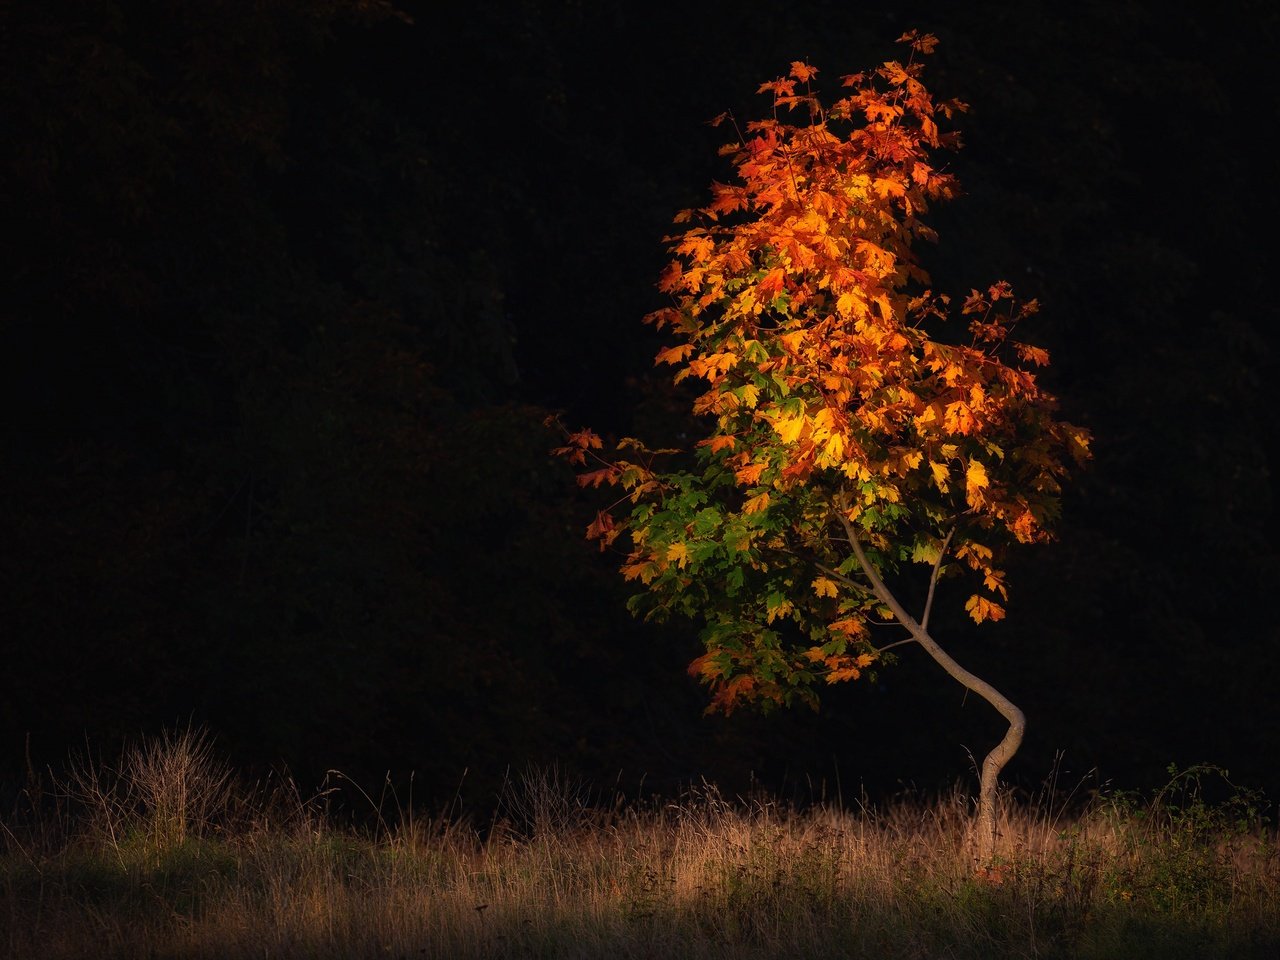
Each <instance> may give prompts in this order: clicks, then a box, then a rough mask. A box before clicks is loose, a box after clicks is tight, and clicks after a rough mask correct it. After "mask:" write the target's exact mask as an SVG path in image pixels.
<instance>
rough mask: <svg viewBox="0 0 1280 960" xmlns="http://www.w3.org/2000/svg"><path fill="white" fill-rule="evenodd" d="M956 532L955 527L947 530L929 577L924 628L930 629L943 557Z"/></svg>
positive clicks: (923, 618)
mask: <svg viewBox="0 0 1280 960" xmlns="http://www.w3.org/2000/svg"><path fill="white" fill-rule="evenodd" d="M955 532H956V528H955V527H952V528H951V529H950V530H948V531H947V537H946V539H945V540H943V541H942V549H941V550H939V551H938V559H937V560H935V561H934V563H933V574H932V576H930V577H929V596H927V597H926V598H925V601H924V616H922V617H921V618H920V628H921V629H922V630H928V629H929V612H930V611H931V610H932V609H933V591H934V588H936V587H937V586H938V574H940V573H942V558H943V557H945V556H946V555H947V547H949V546H950V545H951V537H952V535H953V534H954V533H955Z"/></svg>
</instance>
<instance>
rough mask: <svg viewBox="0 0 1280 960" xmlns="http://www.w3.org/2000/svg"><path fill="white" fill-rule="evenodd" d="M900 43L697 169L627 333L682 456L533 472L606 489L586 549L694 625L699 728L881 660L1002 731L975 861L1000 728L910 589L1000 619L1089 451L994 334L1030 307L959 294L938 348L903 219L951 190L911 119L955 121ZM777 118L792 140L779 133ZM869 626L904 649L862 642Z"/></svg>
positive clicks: (578, 454)
mask: <svg viewBox="0 0 1280 960" xmlns="http://www.w3.org/2000/svg"><path fill="white" fill-rule="evenodd" d="M901 41H902V42H905V43H907V44H909V45H910V48H911V51H912V54H911V57H909V58H908V61H907V63H906V64H905V65H904V64H902V63H899V62H896V61H890V62H886V63H885V64H883V65H882V66H881V67H879V68H878V69H876V70H875V71H873V72H870V73H860V74H854V75H852V76H847V77H845V78H844V79H843V83H844V86H845V87H846V88H851V89H850V90H849V92H848V95H847V96H845V97H843V98H842V99H839V100H837V101H836V102H835V103H833V104H831V105H830V107H825V106H824V105H823V104H822V103H821V101H820V100H819V98H818V95H817V94H816V93H815V92H814V90H813V85H812V81H813V78H814V76H815V75H816V73H817V70H816V69H814V68H813V67H811V66H809V65H808V64H805V63H801V62H798V61H797V62H795V63H793V64H792V65H791V71H790V74H789V75H788V76H787V77H784V78H780V79H778V80H775V81H773V82H772V83H766V84H764V85H763V86H761V88H760V91H761V92H767V93H770V94H772V97H773V115H772V117H770V118H768V119H764V120H757V121H754V122H752V123H750V124H748V125H747V128H746V131H745V134H744V133H743V132H741V131H739V132H738V138H737V140H736V141H735V142H733V143H730V144H728V145H727V146H725V147H724V148H722V153H724V154H728V155H730V156H731V157H732V161H733V164H734V165H735V167H736V170H737V179H736V182H733V183H728V184H722V183H715V184H713V186H712V199H711V202H710V203H709V204H708V205H707V206H705V207H702V208H701V209H698V210H685V211H682V212H681V213H680V214H678V215H677V217H676V222H677V223H682V224H688V226H687V227H685V228H684V232H683V233H680V234H678V235H676V236H674V237H669V238H667V239H668V240H669V242H671V243H672V246H671V248H670V249H671V252H672V253H673V254H674V259H673V260H672V262H671V264H670V265H669V266H668V267H667V268H666V270H665V271H664V272H663V274H662V277H661V281H660V284H659V286H660V289H661V290H663V291H664V292H666V293H668V294H670V295H671V296H672V298H673V301H674V302H673V304H672V305H671V306H669V307H666V308H664V309H661V310H658V311H656V312H655V313H653V314H651V315H650V316H649V317H647V318H646V320H647V322H649V323H653V324H654V325H656V326H657V327H658V328H660V329H664V330H670V331H672V332H673V333H674V335H675V338H676V343H675V344H674V345H672V346H670V347H667V348H666V349H663V350H662V351H660V352H659V353H658V356H657V362H658V363H667V364H672V365H674V366H675V367H676V368H677V372H676V374H675V380H676V381H677V382H679V381H683V380H686V379H688V378H695V379H698V380H702V381H705V383H706V389H705V390H704V391H702V392H701V393H700V395H698V396H697V398H696V399H695V400H694V401H693V410H694V412H695V413H697V414H700V415H703V416H705V417H706V418H708V424H709V430H708V434H707V436H706V437H705V439H702V440H701V441H700V442H698V444H697V447H696V450H695V452H694V456H693V457H691V458H685V459H684V462H683V464H682V465H676V466H669V467H659V466H658V462H659V459H660V458H661V457H662V456H663V455H673V454H677V453H678V451H673V450H653V449H650V448H648V447H646V446H645V445H644V444H643V443H641V442H640V441H638V440H635V439H632V438H626V439H623V440H620V441H619V442H618V443H617V445H616V451H615V452H614V453H613V454H612V455H610V454H607V453H606V452H605V450H604V445H603V443H602V441H601V439H600V438H599V437H598V436H597V435H596V434H595V433H593V432H591V431H590V430H582V431H579V432H576V433H569V434H568V439H567V442H566V444H565V445H564V446H562V447H560V448H559V449H558V450H557V451H556V452H557V453H559V454H561V455H563V456H566V457H567V458H568V459H569V460H570V461H571V462H573V463H575V464H577V465H580V466H582V467H583V468H584V472H583V473H582V474H581V475H580V476H579V478H578V481H579V483H580V484H583V485H590V486H595V487H599V486H601V485H612V486H615V487H619V488H621V491H622V493H623V495H622V497H621V498H620V499H619V500H618V501H617V502H616V503H614V504H613V505H612V506H610V507H609V508H607V509H605V510H602V511H600V512H599V513H598V515H597V516H596V518H595V520H594V521H593V522H592V523H591V525H590V527H589V528H588V530H587V536H588V537H590V538H592V539H594V540H597V541H599V544H600V547H601V549H602V550H603V549H605V548H606V547H608V546H609V545H610V544H613V543H614V542H615V541H616V540H618V539H619V538H620V537H623V536H624V535H625V538H626V540H624V542H627V541H629V549H628V550H627V552H626V559H625V561H624V563H623V565H622V573H623V576H625V577H626V578H627V579H628V580H634V581H637V582H638V583H639V584H640V585H643V587H644V590H643V591H641V592H640V593H638V594H637V595H636V596H634V597H632V599H631V601H629V606H630V608H631V609H632V610H633V612H642V613H644V614H645V615H646V616H647V617H654V616H665V615H667V614H670V613H672V612H678V613H682V614H687V615H689V616H693V617H698V618H701V619H703V620H704V621H705V624H706V625H705V628H704V629H703V631H702V639H703V641H704V642H705V645H706V652H705V653H704V654H703V655H702V656H700V657H698V658H697V659H696V660H694V662H693V663H692V665H691V666H690V672H691V673H693V674H694V675H696V676H698V677H700V678H702V680H704V681H705V682H707V683H708V684H710V686H711V688H712V691H713V698H712V703H711V706H710V707H709V708H708V709H709V710H713V709H721V710H724V711H725V712H729V711H731V710H732V709H734V707H735V706H736V705H738V704H740V703H743V702H758V703H761V704H762V705H764V706H765V707H769V706H771V705H776V704H791V703H792V702H794V701H797V700H799V701H803V702H806V703H809V704H811V705H814V704H816V702H817V694H816V692H815V691H816V690H817V689H820V688H821V686H822V685H824V684H832V683H837V682H840V681H843V680H852V679H856V678H857V677H859V676H860V675H861V674H862V673H863V672H864V671H865V670H867V668H868V667H870V666H871V665H872V664H875V663H884V662H886V661H887V660H890V659H892V657H891V656H886V654H887V652H888V651H889V650H890V649H891V648H893V647H895V646H898V645H900V644H905V643H917V644H919V645H920V646H921V647H923V648H924V649H925V650H926V651H928V653H929V654H930V656H932V657H933V659H934V660H936V661H937V662H938V664H940V665H941V666H942V668H943V669H944V670H946V671H947V673H948V674H950V675H951V676H952V677H954V678H955V679H956V680H957V681H958V682H959V683H961V684H962V685H964V686H965V687H966V688H968V689H969V690H972V691H973V692H974V693H976V694H978V695H980V696H981V697H983V698H984V699H986V700H987V701H988V702H989V703H990V704H991V705H992V706H994V707H995V708H996V710H998V711H999V712H1000V714H1001V715H1002V716H1003V717H1004V718H1005V719H1006V720H1007V721H1008V724H1009V726H1008V730H1007V732H1006V733H1005V735H1004V738H1003V739H1002V740H1001V741H1000V742H999V744H997V745H996V747H995V748H994V749H993V750H992V751H991V752H990V753H989V754H988V755H987V757H986V760H985V762H984V763H983V765H982V771H981V787H980V792H979V796H978V820H977V831H976V852H977V855H978V857H979V858H980V859H981V860H983V861H986V860H988V859H989V858H990V857H991V856H992V854H993V851H994V844H995V816H994V803H995V792H996V785H997V781H998V777H999V774H1000V771H1001V770H1002V769H1003V768H1004V766H1005V764H1006V763H1008V761H1009V759H1010V758H1011V757H1012V756H1013V754H1014V753H1015V751H1016V750H1017V749H1018V746H1019V743H1020V742H1021V739H1022V735H1023V730H1024V727H1025V720H1024V717H1023V714H1022V711H1021V710H1019V709H1018V707H1016V706H1015V705H1014V704H1013V703H1012V702H1011V701H1010V700H1009V699H1008V698H1007V697H1006V696H1004V695H1003V694H1002V693H1001V692H1000V691H998V690H996V689H995V688H994V687H993V686H992V685H991V684H989V683H987V682H986V681H985V680H983V679H981V678H980V677H977V676H975V675H974V674H972V673H970V672H969V671H967V670H965V669H964V668H963V667H962V666H960V664H958V663H957V662H956V661H955V660H953V659H952V658H951V657H950V656H949V655H948V654H947V653H946V651H945V650H943V648H942V647H941V646H939V644H938V643H937V642H936V641H935V640H934V638H933V636H932V635H931V634H930V631H929V615H930V611H931V608H932V604H933V598H934V592H935V589H936V587H937V585H938V582H939V580H941V579H942V578H944V577H948V576H951V575H953V574H955V575H965V576H968V577H970V578H972V579H974V580H975V581H976V585H977V586H976V589H975V592H974V593H973V594H972V596H970V597H969V600H968V602H967V604H966V605H965V607H966V610H967V611H968V612H969V614H970V615H971V616H972V617H973V619H974V620H975V621H976V622H978V623H981V622H982V621H984V620H999V619H1001V618H1002V617H1003V616H1004V607H1003V606H1002V603H1003V601H1004V600H1005V599H1006V587H1005V577H1004V573H1003V572H1002V571H1001V570H1000V569H999V567H998V555H999V550H1000V549H1001V547H1002V545H1005V544H1007V543H1009V542H1011V541H1014V542H1021V543H1030V542H1035V541H1042V540H1045V539H1047V538H1048V536H1049V533H1048V530H1049V527H1050V524H1051V523H1052V521H1054V520H1055V519H1056V518H1057V517H1058V515H1059V509H1060V507H1059V494H1060V482H1061V480H1062V479H1063V477H1064V475H1065V474H1066V473H1067V469H1068V464H1069V463H1070V462H1072V461H1075V462H1080V461H1083V460H1084V459H1085V458H1087V456H1088V444H1089V435H1088V433H1087V431H1085V430H1083V429H1081V428H1079V427H1075V426H1072V425H1071V424H1068V423H1065V422H1063V421H1060V420H1057V419H1055V417H1054V410H1055V407H1056V404H1055V401H1054V398H1053V397H1052V396H1051V395H1050V394H1048V393H1046V392H1045V391H1044V390H1043V389H1042V388H1041V387H1040V385H1039V383H1038V382H1037V378H1036V374H1035V372H1033V371H1034V368H1035V367H1039V366H1043V365H1045V364H1047V363H1048V361H1049V357H1048V353H1047V352H1046V351H1045V350H1043V349H1041V348H1039V347H1035V346H1031V345H1029V344H1027V343H1023V342H1019V341H1016V340H1013V339H1011V333H1012V332H1013V330H1014V328H1015V327H1016V326H1017V325H1018V324H1019V323H1020V322H1021V321H1023V320H1024V319H1026V318H1027V317H1029V316H1031V315H1032V314H1033V313H1035V311H1036V302H1035V301H1034V300H1032V301H1028V302H1025V303H1019V302H1018V301H1017V300H1015V299H1014V297H1013V295H1012V292H1011V290H1010V288H1009V285H1008V284H1006V283H1003V282H1000V283H996V284H994V285H992V286H991V287H990V288H989V289H988V290H987V291H986V292H985V293H983V292H979V291H977V290H974V291H973V292H971V293H970V294H969V296H968V297H967V298H966V299H965V300H964V302H963V305H962V306H961V307H960V314H961V315H962V316H963V317H965V318H967V324H966V325H965V330H964V334H963V335H962V336H961V337H960V338H958V340H959V341H960V342H948V341H947V340H945V339H943V338H942V336H941V334H942V333H944V332H946V331H947V329H948V328H947V327H946V325H945V324H944V321H945V320H946V319H947V316H948V312H949V309H950V302H949V300H948V298H947V297H946V296H938V295H934V294H933V293H932V292H931V291H930V290H929V289H928V288H927V284H928V282H929V281H928V278H927V276H926V275H925V273H924V272H923V271H922V270H921V268H920V267H919V265H918V264H917V261H916V259H915V257H914V256H913V255H912V251H911V245H912V242H913V241H914V240H915V239H916V238H918V237H924V238H930V239H932V237H933V234H932V232H931V231H930V229H929V228H928V227H927V226H926V225H925V224H924V223H922V222H921V220H920V219H919V218H920V215H921V214H923V213H924V212H925V211H926V209H927V206H928V204H929V203H930V202H931V201H935V200H939V199H945V198H948V197H950V196H952V195H953V193H954V192H955V190H956V184H955V182H954V180H953V178H952V177H950V176H949V175H947V174H945V173H941V172H939V170H938V169H936V167H935V166H934V164H933V163H932V161H931V156H932V152H933V151H935V150H937V149H939V148H946V147H955V146H957V145H958V142H957V135H956V134H954V133H941V132H939V129H938V126H937V124H936V122H935V117H936V116H937V115H938V114H942V115H943V116H945V117H947V118H950V117H951V116H952V115H953V114H954V113H955V112H956V111H959V110H962V109H964V105H963V104H961V103H959V102H958V101H948V102H935V101H934V100H933V98H932V97H931V96H930V94H929V92H928V91H927V90H926V89H925V87H924V85H923V84H922V83H921V81H920V78H919V77H920V72H921V68H920V65H919V64H917V63H915V62H914V60H915V55H916V54H927V53H929V52H930V51H931V50H932V49H933V47H934V45H935V44H936V40H935V39H934V38H933V37H932V36H928V35H918V34H916V33H914V32H911V33H908V34H906V35H904V36H903V37H902V38H901ZM795 113H800V114H802V115H806V114H807V118H808V122H807V123H802V124H799V125H796V124H793V123H789V122H785V121H784V119H782V118H783V117H784V116H786V117H791V116H794V114H795ZM727 116H728V115H722V116H721V117H720V118H718V119H717V121H715V122H717V123H719V122H721V121H723V120H725V119H726V118H727ZM728 119H730V120H732V118H728ZM735 128H736V125H735ZM934 330H937V335H935V333H934V332H932V331H934ZM966 341H967V342H966ZM675 462H677V463H679V461H675ZM912 563H920V564H924V565H925V566H926V567H928V568H929V569H930V570H931V572H930V574H929V577H928V583H927V599H926V600H925V601H924V604H923V611H922V613H921V614H920V615H919V617H916V616H914V615H913V614H911V613H909V612H908V611H907V610H906V608H905V607H904V605H903V603H902V602H900V600H899V597H898V595H897V594H895V592H894V590H893V589H892V588H891V587H890V586H889V583H888V581H889V580H892V579H893V578H895V577H899V576H904V575H905V573H906V570H907V569H908V568H909V565H910V564H912ZM875 624H897V625H900V626H901V627H905V628H906V630H907V636H906V637H905V638H902V639H897V640H896V642H890V643H887V644H885V643H881V642H878V640H877V639H875V638H873V636H872V633H871V630H870V629H869V628H870V626H872V625H875Z"/></svg>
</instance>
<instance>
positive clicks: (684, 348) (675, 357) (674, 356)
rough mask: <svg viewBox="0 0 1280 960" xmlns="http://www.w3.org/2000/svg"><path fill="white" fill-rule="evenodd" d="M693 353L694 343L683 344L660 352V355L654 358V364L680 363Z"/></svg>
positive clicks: (665, 348)
mask: <svg viewBox="0 0 1280 960" xmlns="http://www.w3.org/2000/svg"><path fill="white" fill-rule="evenodd" d="M691 353H693V344H692V343H681V344H678V345H677V346H674V347H664V348H663V349H661V350H659V351H658V355H657V356H656V357H654V358H653V362H654V363H679V362H680V361H681V360H683V359H684V358H685V357H687V356H689V354H691Z"/></svg>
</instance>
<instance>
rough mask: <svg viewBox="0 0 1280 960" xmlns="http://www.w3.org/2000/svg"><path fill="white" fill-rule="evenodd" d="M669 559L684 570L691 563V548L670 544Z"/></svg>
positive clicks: (679, 544) (681, 544) (668, 548)
mask: <svg viewBox="0 0 1280 960" xmlns="http://www.w3.org/2000/svg"><path fill="white" fill-rule="evenodd" d="M667 559H668V560H670V561H672V562H674V563H675V565H676V566H677V567H679V568H680V569H681V570H683V569H684V568H685V566H686V565H687V564H688V563H689V548H688V547H687V546H685V545H684V544H683V543H673V544H670V545H669V546H668V547H667Z"/></svg>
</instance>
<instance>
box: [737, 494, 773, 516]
mask: <svg viewBox="0 0 1280 960" xmlns="http://www.w3.org/2000/svg"><path fill="white" fill-rule="evenodd" d="M768 506H769V491H767V490H766V491H765V492H764V493H760V494H757V495H756V496H754V497H752V498H751V499H750V500H748V501H747V502H746V503H744V504H743V505H742V512H743V513H746V514H751V513H759V512H760V511H761V510H764V509H765V508H766V507H768Z"/></svg>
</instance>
